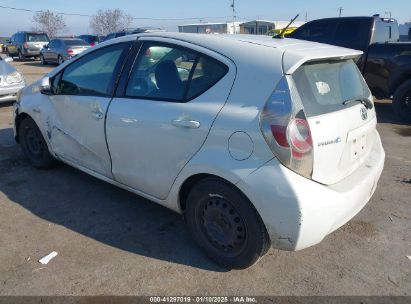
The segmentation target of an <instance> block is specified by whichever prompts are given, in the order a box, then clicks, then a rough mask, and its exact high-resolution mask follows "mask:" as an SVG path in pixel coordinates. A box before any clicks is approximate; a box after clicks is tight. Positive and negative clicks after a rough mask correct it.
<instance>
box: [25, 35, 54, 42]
mask: <svg viewBox="0 0 411 304" xmlns="http://www.w3.org/2000/svg"><path fill="white" fill-rule="evenodd" d="M27 41H28V42H48V41H49V37H47V35H46V34H27Z"/></svg>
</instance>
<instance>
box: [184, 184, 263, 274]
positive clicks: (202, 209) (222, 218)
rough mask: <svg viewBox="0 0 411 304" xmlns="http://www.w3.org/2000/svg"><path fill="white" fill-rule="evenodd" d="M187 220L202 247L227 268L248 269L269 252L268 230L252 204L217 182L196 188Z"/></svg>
mask: <svg viewBox="0 0 411 304" xmlns="http://www.w3.org/2000/svg"><path fill="white" fill-rule="evenodd" d="M185 219H186V222H187V225H188V228H189V230H190V232H191V234H192V235H193V237H194V239H195V240H196V241H197V243H198V244H199V245H200V247H201V248H202V249H203V250H204V251H205V253H206V254H207V255H208V256H209V257H210V258H211V259H212V260H214V261H215V262H216V263H217V264H219V265H220V266H222V267H224V268H227V269H244V268H247V267H249V266H251V265H253V264H254V263H256V262H257V261H258V260H259V258H260V257H262V256H263V255H264V254H265V253H266V252H267V251H268V249H269V246H270V240H269V237H268V234H267V231H266V229H265V226H264V224H263V222H262V220H261V218H260V216H259V214H258V213H257V211H256V210H255V209H254V207H253V206H252V205H251V203H250V202H249V200H248V199H247V198H246V197H245V196H244V195H243V194H242V193H241V192H240V191H239V190H237V189H235V188H234V187H233V186H231V185H229V184H228V183H226V182H224V181H222V180H219V179H217V178H209V179H205V180H203V181H201V182H199V183H198V184H196V185H195V186H194V187H193V188H192V190H191V191H190V193H189V195H188V198H187V208H186V213H185Z"/></svg>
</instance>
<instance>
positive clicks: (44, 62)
mask: <svg viewBox="0 0 411 304" xmlns="http://www.w3.org/2000/svg"><path fill="white" fill-rule="evenodd" d="M40 61H41V64H42V65H47V61H46V60H45V59H44V55H43V54H41V55H40Z"/></svg>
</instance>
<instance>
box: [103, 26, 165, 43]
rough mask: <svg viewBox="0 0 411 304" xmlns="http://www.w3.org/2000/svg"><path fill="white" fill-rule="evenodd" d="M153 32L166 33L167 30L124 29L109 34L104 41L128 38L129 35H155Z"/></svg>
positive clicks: (147, 28)
mask: <svg viewBox="0 0 411 304" xmlns="http://www.w3.org/2000/svg"><path fill="white" fill-rule="evenodd" d="M153 32H165V30H163V29H161V28H156V27H139V28H133V29H124V30H122V31H119V32H116V33H111V34H108V35H107V36H106V37H105V38H104V41H106V40H110V39H114V38H118V37H123V36H127V35H134V34H141V33H153Z"/></svg>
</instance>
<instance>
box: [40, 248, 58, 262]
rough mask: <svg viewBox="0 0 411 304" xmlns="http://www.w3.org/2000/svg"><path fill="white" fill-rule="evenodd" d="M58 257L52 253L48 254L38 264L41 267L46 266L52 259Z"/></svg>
mask: <svg viewBox="0 0 411 304" xmlns="http://www.w3.org/2000/svg"><path fill="white" fill-rule="evenodd" d="M57 255H58V253H57V252H55V251H53V252H52V253H50V254H49V255H47V256H45V257H44V258H42V259H41V260H39V262H40V263H41V264H43V265H47V264H48V263H49V262H50V261H51V260H52V259H54V258H55V257H56V256H57Z"/></svg>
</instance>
